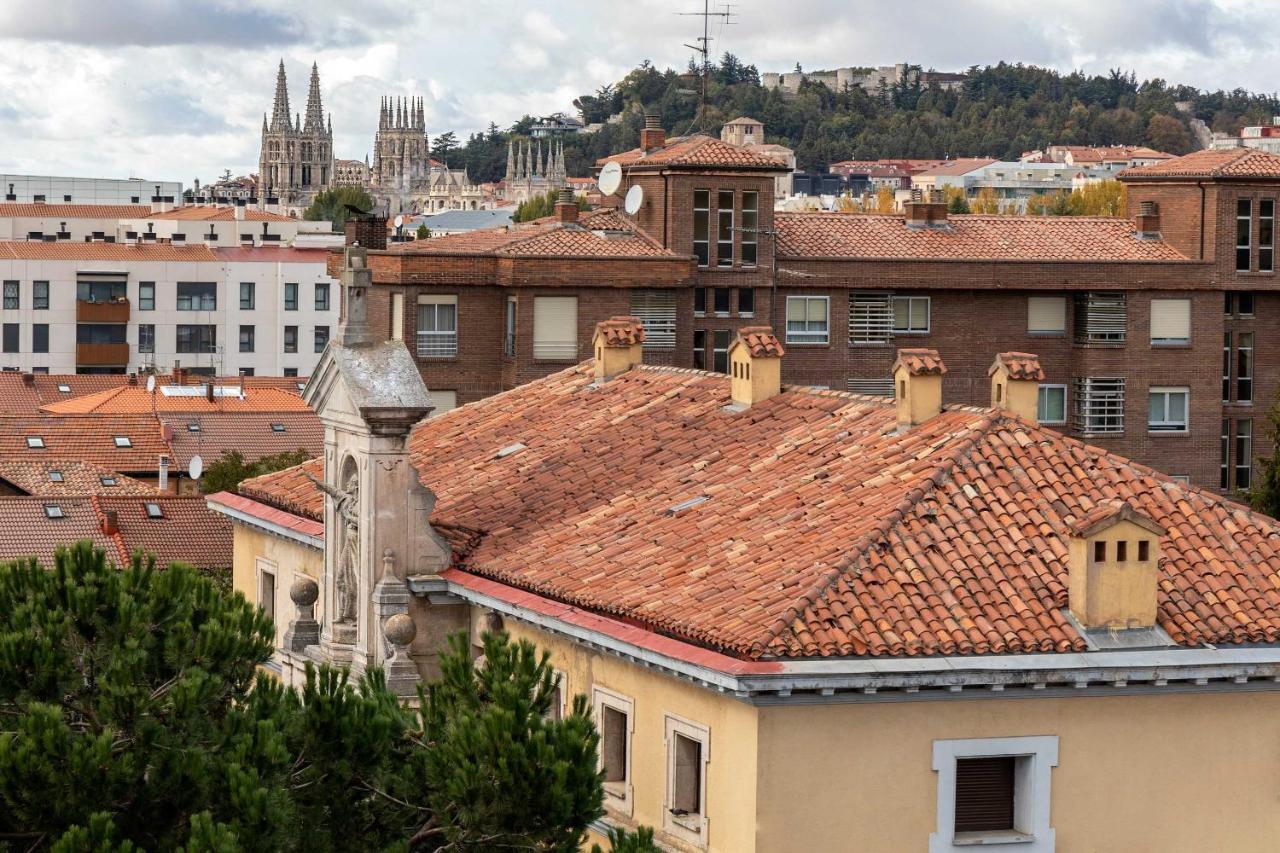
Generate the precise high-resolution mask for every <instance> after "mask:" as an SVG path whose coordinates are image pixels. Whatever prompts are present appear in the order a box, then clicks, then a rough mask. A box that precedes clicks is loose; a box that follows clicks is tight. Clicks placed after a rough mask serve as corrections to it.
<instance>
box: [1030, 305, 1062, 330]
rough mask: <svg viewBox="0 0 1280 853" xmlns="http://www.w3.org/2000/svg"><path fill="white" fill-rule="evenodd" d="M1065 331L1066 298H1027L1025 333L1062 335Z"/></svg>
mask: <svg viewBox="0 0 1280 853" xmlns="http://www.w3.org/2000/svg"><path fill="white" fill-rule="evenodd" d="M1066 331H1067V298H1066V297H1065V296H1028V297H1027V333H1028V334H1031V335H1062V334H1066Z"/></svg>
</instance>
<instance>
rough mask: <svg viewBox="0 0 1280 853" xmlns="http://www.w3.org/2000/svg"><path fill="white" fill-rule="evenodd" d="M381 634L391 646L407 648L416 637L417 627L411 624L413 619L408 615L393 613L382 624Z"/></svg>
mask: <svg viewBox="0 0 1280 853" xmlns="http://www.w3.org/2000/svg"><path fill="white" fill-rule="evenodd" d="M382 633H383V634H385V635H386V637H387V640H388V641H389V642H391V644H392V645H396V646H407V645H409V644H410V643H412V642H413V638H414V637H416V636H417V635H418V626H417V625H414V624H413V617H411V616H410V615H409V614H408V613H395V614H393V615H391V616H388V617H387V621H386V622H384V623H382Z"/></svg>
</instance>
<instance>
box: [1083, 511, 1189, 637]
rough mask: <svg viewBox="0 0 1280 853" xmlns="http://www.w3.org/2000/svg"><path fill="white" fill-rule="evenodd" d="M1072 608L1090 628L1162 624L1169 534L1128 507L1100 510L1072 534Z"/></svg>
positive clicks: (1145, 626)
mask: <svg viewBox="0 0 1280 853" xmlns="http://www.w3.org/2000/svg"><path fill="white" fill-rule="evenodd" d="M1070 532H1071V540H1070V547H1069V549H1068V550H1069V562H1070V566H1069V569H1070V571H1069V576H1068V607H1069V609H1070V610H1071V615H1072V616H1074V617H1075V619H1076V621H1077V622H1079V623H1080V624H1081V625H1083V626H1084V627H1085V628H1150V627H1153V626H1154V625H1155V624H1156V595H1157V592H1158V584H1159V562H1160V543H1161V539H1162V538H1163V537H1164V535H1165V529H1164V528H1163V527H1161V526H1160V525H1158V524H1156V523H1155V522H1154V521H1152V520H1151V519H1150V518H1148V517H1146V516H1145V515H1143V514H1142V513H1140V512H1138V511H1137V510H1135V509H1134V508H1133V507H1132V506H1131V505H1130V504H1128V503H1127V502H1124V501H1108V502H1106V503H1102V504H1099V505H1098V506H1096V507H1094V508H1093V509H1092V510H1091V511H1089V512H1087V513H1085V515H1084V516H1083V517H1082V518H1081V519H1080V520H1079V521H1078V522H1076V524H1075V525H1074V526H1073V527H1072V528H1071V531H1070Z"/></svg>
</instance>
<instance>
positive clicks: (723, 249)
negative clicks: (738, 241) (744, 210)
mask: <svg viewBox="0 0 1280 853" xmlns="http://www.w3.org/2000/svg"><path fill="white" fill-rule="evenodd" d="M716 207H717V210H716V266H720V267H731V266H733V191H732V190H729V191H725V190H721V191H720V192H718V193H716Z"/></svg>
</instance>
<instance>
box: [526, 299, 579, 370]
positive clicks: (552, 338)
mask: <svg viewBox="0 0 1280 853" xmlns="http://www.w3.org/2000/svg"><path fill="white" fill-rule="evenodd" d="M533 357H534V358H535V359H541V360H545V361H573V360H574V359H575V358H577V357H578V297H576V296H535V297H534V298H533Z"/></svg>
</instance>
